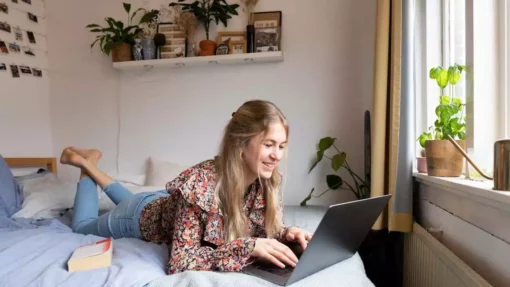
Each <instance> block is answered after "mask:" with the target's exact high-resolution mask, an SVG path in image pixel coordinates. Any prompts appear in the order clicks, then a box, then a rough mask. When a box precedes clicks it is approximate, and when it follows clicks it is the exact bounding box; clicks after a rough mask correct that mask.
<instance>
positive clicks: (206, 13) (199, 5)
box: [170, 0, 239, 56]
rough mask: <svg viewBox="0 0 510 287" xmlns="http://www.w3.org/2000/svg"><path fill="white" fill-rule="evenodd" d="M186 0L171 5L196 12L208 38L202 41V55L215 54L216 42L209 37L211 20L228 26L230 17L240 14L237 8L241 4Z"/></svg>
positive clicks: (221, 0) (211, 0) (222, 0)
mask: <svg viewBox="0 0 510 287" xmlns="http://www.w3.org/2000/svg"><path fill="white" fill-rule="evenodd" d="M184 1H185V0H178V3H170V7H173V6H181V7H182V11H185V12H192V13H193V14H195V16H196V17H197V19H199V20H200V21H201V22H202V23H203V24H204V28H205V34H206V40H202V41H201V42H200V49H201V50H200V56H211V55H214V54H215V51H216V42H214V41H211V40H210V39H209V29H210V25H211V22H212V21H213V20H215V21H216V25H218V24H219V22H220V21H221V23H223V25H224V26H225V27H227V21H228V19H232V15H238V14H237V11H236V9H237V8H238V7H239V4H231V5H229V4H228V3H227V1H226V0H196V1H195V2H193V3H182V2H184Z"/></svg>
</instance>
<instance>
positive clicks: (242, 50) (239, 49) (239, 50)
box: [228, 40, 246, 54]
mask: <svg viewBox="0 0 510 287" xmlns="http://www.w3.org/2000/svg"><path fill="white" fill-rule="evenodd" d="M228 46H229V50H230V54H246V40H242V41H230V43H229V44H228Z"/></svg>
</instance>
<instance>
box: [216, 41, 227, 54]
mask: <svg viewBox="0 0 510 287" xmlns="http://www.w3.org/2000/svg"><path fill="white" fill-rule="evenodd" d="M228 42H229V41H227V42H225V43H221V44H219V45H218V47H216V55H228V52H229V48H228Z"/></svg>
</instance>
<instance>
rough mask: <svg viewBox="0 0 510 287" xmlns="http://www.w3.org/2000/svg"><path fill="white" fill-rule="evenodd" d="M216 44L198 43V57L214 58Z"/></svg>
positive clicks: (209, 42)
mask: <svg viewBox="0 0 510 287" xmlns="http://www.w3.org/2000/svg"><path fill="white" fill-rule="evenodd" d="M216 46H217V45H216V42H214V41H211V40H203V41H200V56H214V55H215V54H216Z"/></svg>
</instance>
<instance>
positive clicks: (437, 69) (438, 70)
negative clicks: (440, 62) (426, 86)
mask: <svg viewBox="0 0 510 287" xmlns="http://www.w3.org/2000/svg"><path fill="white" fill-rule="evenodd" d="M442 69H443V68H441V67H434V68H432V69H430V72H429V77H430V78H431V79H434V80H435V79H437V77H439V73H441V70H442Z"/></svg>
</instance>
